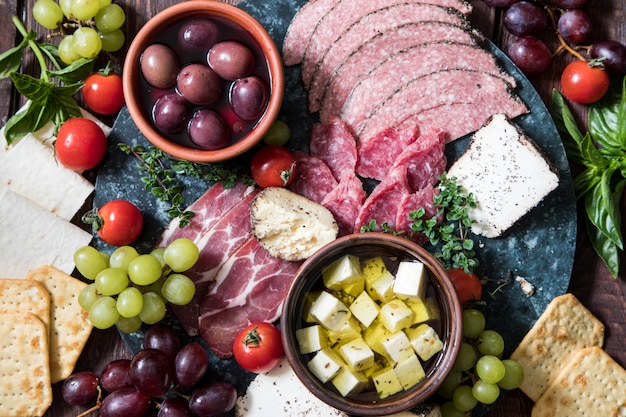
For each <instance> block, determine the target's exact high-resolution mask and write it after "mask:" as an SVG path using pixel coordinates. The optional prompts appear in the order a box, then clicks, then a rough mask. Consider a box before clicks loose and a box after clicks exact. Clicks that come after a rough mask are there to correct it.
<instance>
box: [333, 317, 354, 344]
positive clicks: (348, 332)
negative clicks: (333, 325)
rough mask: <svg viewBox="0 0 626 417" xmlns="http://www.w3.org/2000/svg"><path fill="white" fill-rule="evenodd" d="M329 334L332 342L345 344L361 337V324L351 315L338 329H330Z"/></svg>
mask: <svg viewBox="0 0 626 417" xmlns="http://www.w3.org/2000/svg"><path fill="white" fill-rule="evenodd" d="M327 334H328V340H329V342H330V343H331V344H343V343H346V342H349V341H350V340H353V339H356V338H358V337H360V336H361V326H360V325H359V321H358V320H357V319H356V318H355V317H353V316H350V317H348V319H347V320H344V322H343V323H342V324H341V325H340V326H339V327H338V328H337V330H328V331H327Z"/></svg>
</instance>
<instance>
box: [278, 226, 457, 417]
mask: <svg viewBox="0 0 626 417" xmlns="http://www.w3.org/2000/svg"><path fill="white" fill-rule="evenodd" d="M346 254H354V255H356V256H358V257H359V258H360V259H361V260H362V261H363V260H365V259H368V258H373V257H375V256H381V257H382V258H383V259H385V260H386V263H387V261H388V263H389V265H388V268H389V271H390V272H391V273H392V274H395V270H394V265H397V262H398V260H408V261H421V262H422V263H424V264H425V266H426V270H427V271H428V277H429V278H428V281H427V282H428V284H427V297H429V298H432V299H433V300H434V301H435V305H436V309H437V310H438V312H439V320H432V321H429V322H427V323H429V324H430V325H431V326H432V327H433V328H434V329H436V330H437V333H438V334H439V337H440V338H441V340H442V342H443V349H442V350H441V351H440V352H439V353H437V354H435V356H433V357H432V358H431V359H430V360H428V361H426V362H422V366H423V368H424V371H425V377H424V378H423V379H422V380H421V381H420V382H418V383H417V384H416V385H414V386H412V387H411V388H409V389H407V390H402V391H400V392H397V393H395V394H393V395H390V396H388V397H386V398H383V399H381V398H380V396H379V395H378V393H377V392H376V390H375V389H373V388H369V389H367V390H365V391H363V392H361V393H359V394H353V395H349V396H347V397H344V396H342V395H341V394H340V393H339V391H338V390H337V389H336V388H335V387H334V386H333V385H332V383H331V382H327V383H325V384H324V383H322V382H321V381H320V380H319V379H318V378H317V377H316V376H315V375H314V374H313V373H312V372H311V371H310V370H309V368H308V366H307V363H308V362H309V361H310V360H311V358H312V357H313V355H314V354H315V353H312V354H306V355H303V354H301V353H300V350H299V344H298V340H297V338H296V331H297V330H298V329H300V328H303V327H306V326H308V325H310V323H306V322H305V321H304V320H303V311H305V309H306V307H305V306H306V305H307V302H306V301H305V298H306V297H307V294H308V293H310V292H311V291H312V290H320V289H321V285H322V271H323V270H324V269H325V268H326V267H327V266H328V265H330V264H331V263H332V262H333V261H335V260H337V259H339V258H340V257H342V256H343V255H346ZM281 329H282V339H283V346H284V348H285V353H286V356H287V359H288V360H289V363H290V364H291V366H292V367H293V369H294V372H295V373H296V375H297V376H298V377H299V378H300V380H301V381H302V382H303V384H304V385H305V386H306V387H307V388H308V389H309V390H310V391H311V392H312V393H313V394H314V395H316V396H317V397H318V398H320V399H321V400H323V401H324V402H326V403H327V404H329V405H331V406H333V407H335V408H337V409H339V410H342V411H344V412H346V413H349V414H354V415H363V416H382V415H389V414H394V413H398V412H401V411H405V410H408V409H411V408H413V407H415V406H417V405H418V404H420V403H422V402H424V401H425V400H426V399H428V398H429V397H431V396H432V395H433V394H434V393H435V391H436V390H437V389H438V387H439V386H440V385H441V383H442V382H443V380H444V379H445V378H446V376H447V375H448V374H449V373H450V371H451V370H452V366H453V364H454V361H455V359H456V357H457V355H458V352H459V348H460V345H461V342H462V308H461V305H460V302H459V299H458V296H457V294H456V291H455V288H454V285H453V283H452V282H451V281H450V279H449V278H448V276H447V274H446V272H445V270H444V269H443V268H442V267H441V265H440V264H439V263H438V262H437V261H436V260H435V259H434V258H433V257H432V256H431V255H430V254H429V253H428V252H427V251H426V250H425V249H423V248H421V247H420V246H418V245H415V244H414V243H412V242H410V241H409V240H407V239H404V238H401V237H397V236H392V235H388V234H382V233H361V234H354V235H348V236H344V237H341V238H339V239H337V240H335V241H334V242H332V243H330V244H328V245H326V246H325V247H323V248H322V249H320V250H319V251H318V252H317V253H315V254H314V255H313V256H312V257H310V258H309V259H307V260H306V261H305V262H304V263H303V265H302V266H301V267H300V269H299V270H298V272H297V273H296V276H295V278H294V279H293V281H292V283H291V287H290V289H289V292H288V295H287V298H286V300H285V303H284V306H283V313H282V317H281Z"/></svg>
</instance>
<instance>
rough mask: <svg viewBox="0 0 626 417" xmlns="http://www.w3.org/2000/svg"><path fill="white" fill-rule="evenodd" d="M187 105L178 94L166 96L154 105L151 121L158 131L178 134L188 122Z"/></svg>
mask: <svg viewBox="0 0 626 417" xmlns="http://www.w3.org/2000/svg"><path fill="white" fill-rule="evenodd" d="M189 111H190V110H189V104H188V103H187V101H186V100H185V99H184V98H183V97H182V96H179V95H178V94H175V93H171V94H166V95H164V96H163V97H161V98H160V99H158V100H157V101H156V103H154V107H153V109H152V119H153V120H154V124H155V125H156V127H157V128H158V129H159V130H162V131H163V132H165V133H171V134H174V133H179V132H181V131H182V130H183V129H184V128H185V126H187V122H188V121H189V118H190V115H189Z"/></svg>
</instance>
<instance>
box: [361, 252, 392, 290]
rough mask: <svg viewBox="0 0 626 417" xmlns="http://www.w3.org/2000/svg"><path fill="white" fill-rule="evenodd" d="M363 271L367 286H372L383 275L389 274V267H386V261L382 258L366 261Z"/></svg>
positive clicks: (377, 257)
mask: <svg viewBox="0 0 626 417" xmlns="http://www.w3.org/2000/svg"><path fill="white" fill-rule="evenodd" d="M361 271H362V272H363V277H364V278H365V284H366V285H369V284H371V283H372V282H374V281H376V280H377V279H378V278H379V277H381V276H382V275H383V274H386V273H388V272H389V271H388V270H387V266H386V265H385V261H384V260H383V258H382V257H380V256H376V257H374V258H369V259H367V260H365V261H364V262H363V265H362V266H361Z"/></svg>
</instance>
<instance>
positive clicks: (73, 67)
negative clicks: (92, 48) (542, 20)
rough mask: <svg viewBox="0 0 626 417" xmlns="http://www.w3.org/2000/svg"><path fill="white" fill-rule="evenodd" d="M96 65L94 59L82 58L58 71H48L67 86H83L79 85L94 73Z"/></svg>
mask: <svg viewBox="0 0 626 417" xmlns="http://www.w3.org/2000/svg"><path fill="white" fill-rule="evenodd" d="M94 63H95V60H94V59H92V58H81V59H79V60H77V61H74V62H73V63H72V64H70V65H68V66H66V67H64V68H63V69H60V70H58V71H48V74H49V75H50V76H54V77H57V78H58V79H60V80H61V81H63V82H64V83H66V84H75V83H76V84H77V85H80V86H82V83H80V84H78V83H79V82H80V81H82V80H84V79H85V78H86V77H87V76H88V75H89V74H91V73H92V71H93V66H94Z"/></svg>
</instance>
